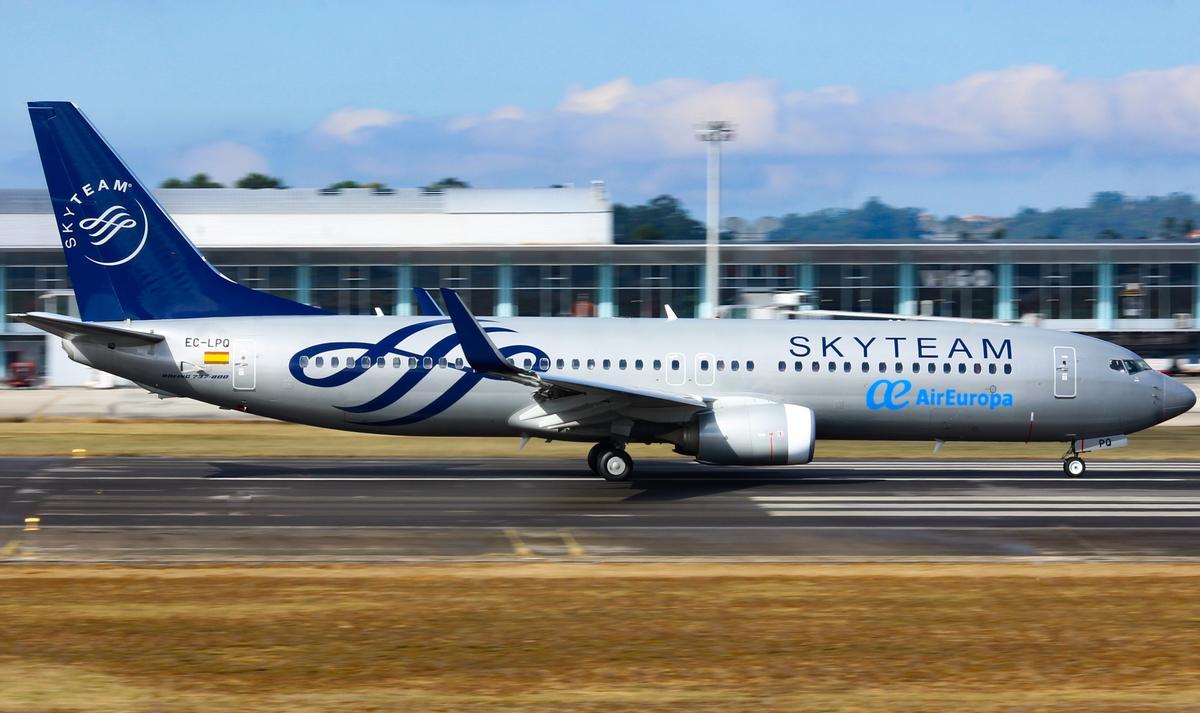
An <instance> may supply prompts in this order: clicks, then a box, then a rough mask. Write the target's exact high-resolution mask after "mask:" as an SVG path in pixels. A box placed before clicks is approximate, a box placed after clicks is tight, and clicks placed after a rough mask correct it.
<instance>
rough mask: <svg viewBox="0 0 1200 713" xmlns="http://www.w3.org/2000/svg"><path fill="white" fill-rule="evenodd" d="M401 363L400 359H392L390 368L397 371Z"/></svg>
mask: <svg viewBox="0 0 1200 713" xmlns="http://www.w3.org/2000/svg"><path fill="white" fill-rule="evenodd" d="M401 363H402V362H401V361H400V357H392V368H393V369H399V368H400V364H401Z"/></svg>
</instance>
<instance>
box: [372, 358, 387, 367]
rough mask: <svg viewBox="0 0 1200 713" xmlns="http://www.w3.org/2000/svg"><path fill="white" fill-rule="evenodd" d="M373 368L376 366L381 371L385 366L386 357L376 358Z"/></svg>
mask: <svg viewBox="0 0 1200 713" xmlns="http://www.w3.org/2000/svg"><path fill="white" fill-rule="evenodd" d="M375 366H377V367H379V368H381V369H382V368H383V367H385V366H387V357H376V359H375Z"/></svg>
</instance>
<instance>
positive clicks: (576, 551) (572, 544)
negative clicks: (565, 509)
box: [558, 530, 587, 557]
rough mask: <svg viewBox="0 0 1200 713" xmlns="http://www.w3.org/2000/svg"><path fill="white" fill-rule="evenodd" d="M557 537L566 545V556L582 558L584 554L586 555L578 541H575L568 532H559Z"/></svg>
mask: <svg viewBox="0 0 1200 713" xmlns="http://www.w3.org/2000/svg"><path fill="white" fill-rule="evenodd" d="M558 536H559V537H561V538H562V541H563V543H564V544H566V546H567V554H569V555H571V556H572V557H583V556H584V555H585V554H587V552H586V551H585V550H584V549H583V545H581V544H579V540H576V539H575V536H574V535H572V534H571V531H570V530H559V531H558Z"/></svg>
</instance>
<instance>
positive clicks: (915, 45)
mask: <svg viewBox="0 0 1200 713" xmlns="http://www.w3.org/2000/svg"><path fill="white" fill-rule="evenodd" d="M1198 27H1200V3H1184V2H1163V1H1160V2H1153V1H1152V2H1143V3H1129V2H1097V1H1092V2H1066V1H1061V2H1050V3H1047V2H1044V1H1043V2H987V3H983V2H959V3H951V2H917V1H911V0H910V1H907V2H903V3H900V2H887V3H884V2H875V3H868V2H854V1H847V2H839V3H828V2H821V3H800V2H741V3H730V2H725V3H718V2H704V1H702V0H692V1H690V2H645V1H644V0H643V1H641V2H520V1H517V2H513V1H511V0H510V1H508V2H470V1H466V2H456V3H431V2H420V3H391V2H371V3H349V2H343V3H334V2H329V3H322V2H307V3H300V2H253V3H245V2H240V3H223V2H206V3H194V2H138V1H136V0H126V1H125V2H90V3H62V2H53V1H47V0H39V1H37V2H25V1H24V0H0V62H2V66H3V67H4V68H5V70H4V74H3V79H0V186H4V187H27V186H37V185H40V184H41V174H40V170H39V167H38V165H37V160H36V155H35V154H34V145H33V137H32V133H31V131H30V129H29V125H28V120H27V118H26V115H25V112H24V102H25V101H27V100H30V99H70V100H73V101H75V102H77V103H78V104H79V105H80V106H81V107H82V108H83V109H84V111H85V112H86V113H87V114H88V115H89V117H91V119H92V121H93V122H94V123H96V124H97V126H98V127H99V128H100V129H101V131H103V132H104V133H105V134H106V135H107V136H108V138H109V140H110V141H111V142H113V143H114V144H115V145H116V146H117V148H118V150H119V151H121V152H122V154H123V155H124V156H125V157H126V158H127V160H129V161H130V162H131V163H132V164H133V167H134V170H135V171H137V172H138V173H139V174H140V175H141V176H142V177H143V178H145V179H146V180H150V181H155V182H157V181H159V180H161V179H162V178H165V177H167V176H169V175H180V174H186V173H190V172H194V171H199V170H204V171H207V172H209V173H212V174H214V175H216V176H217V177H219V178H222V179H229V178H230V177H232V176H235V175H240V173H244V172H245V171H247V170H263V171H266V172H270V173H273V174H277V175H280V176H282V177H284V178H285V179H286V180H287V181H288V182H289V183H290V184H292V185H297V186H321V185H325V184H327V183H330V182H333V181H336V180H340V179H344V178H355V179H358V180H362V181H371V180H381V181H384V182H386V183H388V184H390V185H396V186H405V185H419V184H422V183H425V182H428V181H430V180H433V179H436V178H440V177H442V176H447V175H454V176H458V177H461V178H464V179H466V180H469V181H471V182H472V183H473V184H475V185H481V186H505V187H509V186H512V187H518V186H538V185H547V184H550V183H560V182H574V183H578V184H586V183H587V182H588V181H590V180H592V179H601V180H605V181H606V182H607V183H608V184H609V186H610V189H611V191H612V193H613V195H614V197H615V198H616V199H618V200H622V201H626V202H637V201H642V200H646V199H648V198H650V197H652V196H653V195H655V194H657V193H661V192H670V193H674V194H676V195H678V196H680V197H682V198H683V199H684V200H685V201H686V202H687V204H688V205H689V206H690V207H691V208H692V210H693V212H695V213H696V214H697V215H700V214H702V212H703V186H704V160H703V147H702V146H701V145H700V144H699V143H698V142H696V141H694V140H693V139H692V138H691V137H690V133H691V127H692V126H693V125H694V124H695V123H696V122H699V121H702V120H704V119H707V118H726V119H731V120H733V121H735V122H736V123H737V125H738V128H739V138H738V140H737V141H735V142H734V143H733V144H731V145H729V146H728V150H727V153H726V162H725V168H726V182H725V185H726V192H727V197H726V203H725V205H726V210H725V211H724V213H725V214H726V215H742V216H745V217H755V216H758V215H763V214H779V213H783V212H788V211H808V210H814V209H817V208H822V207H829V206H851V205H857V204H859V203H861V202H862V201H863V200H864V199H865V198H866V197H868V196H871V195H878V196H880V197H882V198H883V199H884V200H886V201H888V202H891V203H896V204H905V205H914V206H919V207H922V208H926V209H929V210H933V211H934V212H937V213H940V214H947V213H959V214H965V213H1007V212H1011V211H1013V210H1015V209H1016V208H1018V207H1019V206H1026V205H1028V206H1033V207H1038V208H1049V207H1054V206H1056V205H1072V204H1079V203H1082V202H1085V201H1086V200H1087V197H1088V196H1089V195H1090V194H1091V193H1093V192H1095V191H1098V190H1122V191H1125V192H1127V193H1130V194H1134V195H1144V194H1151V193H1165V192H1170V191H1187V192H1192V193H1197V194H1200V64H1197V63H1198V62H1200V58H1198V57H1197V52H1196V40H1195V37H1194V34H1195V30H1196V28H1198Z"/></svg>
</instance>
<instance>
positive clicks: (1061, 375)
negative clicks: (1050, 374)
mask: <svg viewBox="0 0 1200 713" xmlns="http://www.w3.org/2000/svg"><path fill="white" fill-rule="evenodd" d="M1075 378H1076V377H1075V347H1054V398H1056V399H1073V398H1075V388H1076V384H1075Z"/></svg>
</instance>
